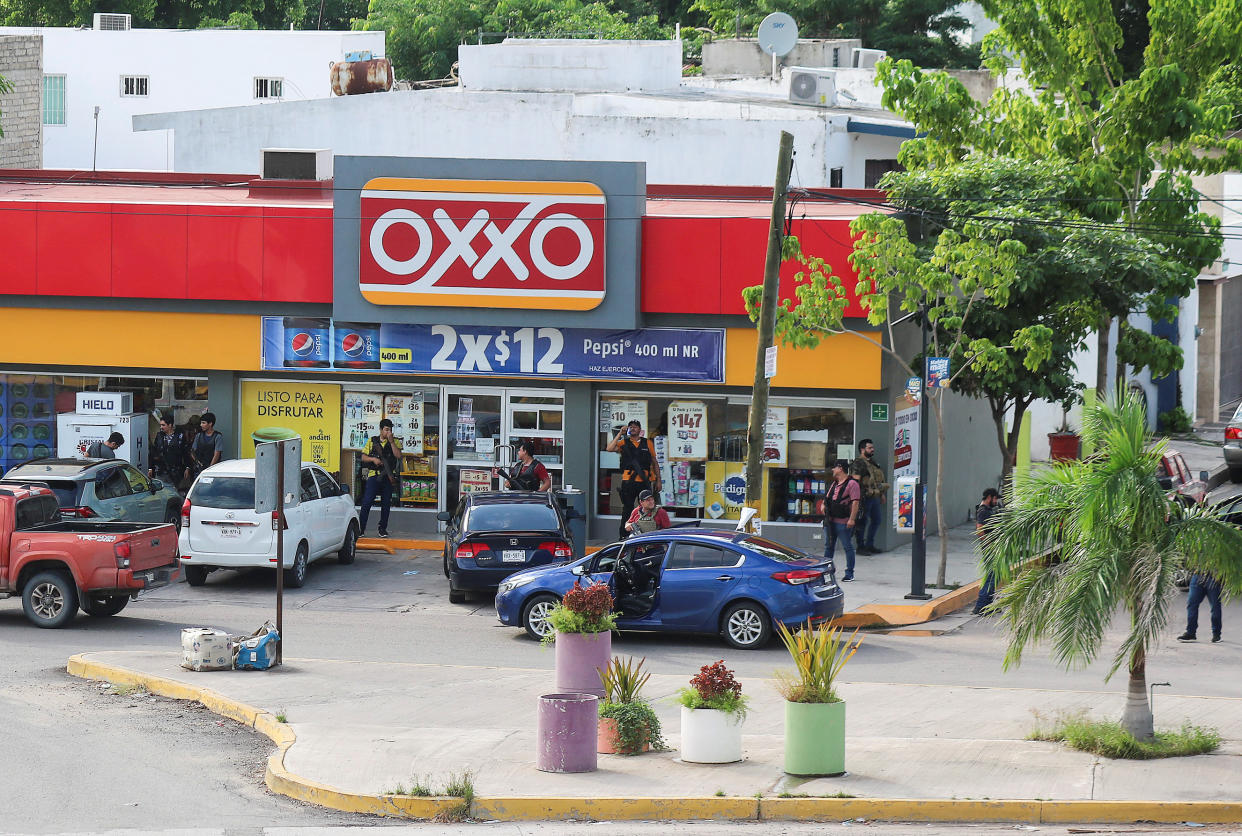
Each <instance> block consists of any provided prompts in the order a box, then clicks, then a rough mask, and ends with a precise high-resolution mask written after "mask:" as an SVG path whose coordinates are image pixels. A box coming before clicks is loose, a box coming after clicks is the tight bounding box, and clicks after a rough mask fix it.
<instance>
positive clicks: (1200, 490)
mask: <svg viewBox="0 0 1242 836" xmlns="http://www.w3.org/2000/svg"><path fill="white" fill-rule="evenodd" d="M1156 476H1157V478H1159V480H1160V484H1161V485H1162V486H1163V487H1164V489H1165V490H1167V491H1169V499H1176V500H1178V501H1180V502H1183V503H1185V504H1186V505H1202V504H1203V503H1205V502H1207V494H1208V486H1207V480H1206V478H1202V477H1203V474H1200V477H1201V478H1198V479H1196V478H1194V477H1193V476H1192V475H1191V473H1190V468H1189V467H1188V466H1187V464H1186V459H1185V458H1183V456H1182V454H1181V453H1179V452H1178V451H1176V450H1168V451H1166V452H1165V454H1164V456H1163V457H1162V458H1161V459H1160V468H1159V470H1157V472H1156Z"/></svg>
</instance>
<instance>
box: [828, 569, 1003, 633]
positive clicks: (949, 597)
mask: <svg viewBox="0 0 1242 836" xmlns="http://www.w3.org/2000/svg"><path fill="white" fill-rule="evenodd" d="M979 586H980V581H978V580H975V581H971V582H970V583H968V584H966V585H965V586H960V587H958V588H957V589H955V590H953V591H952V592H947V593H945V594H944V595H941V596H940V597H939V598H934V599H932V600H931V601H928V602H927V603H926V604H871V605H869V606H865V607H859V608H858V609H856V610H851V611H849V612H847V613H842V614H841V615H839V616H837V618H835V619H833V621H832V623H833V624H834V625H837V626H840V627H860V628H867V627H905V626H907V625H910V624H923V623H925V622H928V621H935V620H936V619H938V618H941V617H943V616H946V615H948V614H949V613H952V612H957V611H958V610H960V609H961V608H962V607H964V606H966V605H967V604H969V603H970V602H971V601H973V600H975V599H976V598H978V597H979Z"/></svg>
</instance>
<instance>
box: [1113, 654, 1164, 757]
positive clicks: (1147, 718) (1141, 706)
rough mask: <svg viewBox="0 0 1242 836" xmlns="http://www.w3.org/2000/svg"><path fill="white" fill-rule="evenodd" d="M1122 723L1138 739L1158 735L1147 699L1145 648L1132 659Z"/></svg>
mask: <svg viewBox="0 0 1242 836" xmlns="http://www.w3.org/2000/svg"><path fill="white" fill-rule="evenodd" d="M1121 725H1122V727H1124V728H1125V730H1126V731H1128V732H1129V733H1130V734H1132V735H1133V736H1134V737H1135V739H1136V740H1151V739H1152V738H1153V737H1155V735H1156V731H1155V725H1154V720H1153V718H1152V714H1151V704H1150V703H1149V702H1148V701H1147V651H1146V650H1144V649H1143V648H1139V649H1138V650H1137V651H1135V653H1134V656H1133V657H1132V658H1131V659H1130V683H1129V687H1128V688H1127V689H1126V707H1125V710H1124V711H1123V712H1122V713H1121Z"/></svg>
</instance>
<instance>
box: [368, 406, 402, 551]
mask: <svg viewBox="0 0 1242 836" xmlns="http://www.w3.org/2000/svg"><path fill="white" fill-rule="evenodd" d="M379 426H380V431H379V435H373V436H371V443H370V444H369V445H367V451H366V452H365V453H363V454H362V467H363V469H364V470H365V471H366V472H367V473H368V476H367V478H366V481H365V482H364V483H363V485H362V502H361V503H360V506H359V508H358V527H359V528H360V529H361V531H360V532H359V536H365V535H366V533H367V517H369V516H370V515H371V506H372V505H374V504H375V497H376V496H378V497H379V498H380V519H379V536H381V537H387V536H388V511H389V510H390V509H391V508H392V489H393V488H394V487H395V486H396V485H397V480H398V479H400V478H401V477H400V475H399V474H400V473H401V444H400V442H398V441H397V439H395V438H393V436H392V421H390V420H389V419H387V418H382V419H380V424H379Z"/></svg>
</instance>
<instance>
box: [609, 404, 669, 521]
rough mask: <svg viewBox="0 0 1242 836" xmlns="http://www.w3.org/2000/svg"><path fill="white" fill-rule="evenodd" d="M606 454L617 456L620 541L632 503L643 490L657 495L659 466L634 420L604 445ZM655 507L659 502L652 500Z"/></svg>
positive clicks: (641, 429) (638, 423) (648, 441)
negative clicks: (619, 464) (654, 502)
mask: <svg viewBox="0 0 1242 836" xmlns="http://www.w3.org/2000/svg"><path fill="white" fill-rule="evenodd" d="M606 449H607V450H608V452H609V453H617V454H619V455H620V457H621V489H620V494H621V526H620V530H619V532H618V534H617V537H618V538H620V539H624V538H625V535H626V534H628V533H629V532H628V531H626V529H625V526H626V524H627V523H628V522H629V521H630V514H631V513H633V511H634V503H635V502H637V501H638V495H639V494H640V493H642V492H643V491H652V492H653V494H659V493H660V467H659V462H658V461H657V460H656V452H655V445H654V444H652V443H651V439H649V438H643V425H642V422H640V421H637V420H634V421H630V422H629V423H628V424H626V425H625V429H623V430H621V431H620V432H619V433H617V435H616V438H614V439H613V440H612V441H610V442H608V447H607V448H606ZM656 504H657V505H658V504H659V500H658V499H657V500H656Z"/></svg>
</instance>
